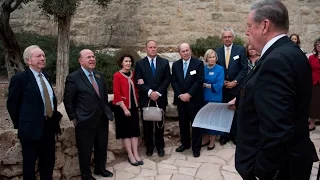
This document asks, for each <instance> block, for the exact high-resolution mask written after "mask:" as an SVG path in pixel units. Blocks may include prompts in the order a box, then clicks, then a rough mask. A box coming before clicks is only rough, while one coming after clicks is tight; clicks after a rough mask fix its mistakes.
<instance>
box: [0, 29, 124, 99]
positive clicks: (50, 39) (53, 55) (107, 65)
mask: <svg viewBox="0 0 320 180" xmlns="http://www.w3.org/2000/svg"><path fill="white" fill-rule="evenodd" d="M16 37H17V40H18V42H19V45H20V49H21V52H22V53H23V50H24V49H25V48H26V47H28V46H30V45H38V46H39V47H40V48H41V49H42V50H43V51H44V52H45V54H46V61H47V65H46V72H47V73H48V75H49V77H50V79H51V80H53V81H52V83H55V79H56V62H57V61H56V60H57V42H58V40H57V37H56V36H50V35H48V36H43V35H39V34H35V33H28V32H24V33H17V34H16ZM85 48H88V49H91V50H93V51H95V50H96V49H97V48H96V47H94V46H90V45H76V44H75V43H73V42H71V43H70V57H69V72H70V73H71V72H73V71H75V70H77V69H78V68H80V65H79V62H78V59H79V52H80V51H81V50H82V49H85ZM95 55H96V59H97V68H96V69H97V70H98V71H101V72H103V73H104V74H105V75H106V83H107V85H108V92H109V93H112V77H113V74H114V73H115V72H116V71H117V70H119V67H118V66H117V63H116V59H115V57H112V56H108V55H105V54H99V53H95ZM0 58H1V59H0V67H4V54H3V46H2V43H1V42H0ZM21 59H22V57H21ZM0 75H7V71H6V69H5V67H4V68H3V69H2V68H0Z"/></svg>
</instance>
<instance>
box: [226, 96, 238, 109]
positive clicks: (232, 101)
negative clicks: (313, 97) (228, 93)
mask: <svg viewBox="0 0 320 180" xmlns="http://www.w3.org/2000/svg"><path fill="white" fill-rule="evenodd" d="M236 100H237V99H236V98H233V99H232V100H231V101H229V102H228V104H229V106H228V109H230V110H236Z"/></svg>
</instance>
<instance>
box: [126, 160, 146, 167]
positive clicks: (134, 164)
mask: <svg viewBox="0 0 320 180" xmlns="http://www.w3.org/2000/svg"><path fill="white" fill-rule="evenodd" d="M128 162H129V163H130V164H131V165H132V166H139V165H140V164H139V162H134V163H133V162H131V161H130V159H129V158H128ZM142 163H143V162H142Z"/></svg>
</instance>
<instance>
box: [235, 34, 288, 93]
mask: <svg viewBox="0 0 320 180" xmlns="http://www.w3.org/2000/svg"><path fill="white" fill-rule="evenodd" d="M288 41H291V40H290V39H289V38H288V37H287V36H284V37H282V38H280V39H279V40H277V41H276V42H275V43H274V44H272V45H271V46H270V47H269V48H268V50H267V51H266V52H265V53H264V54H263V55H262V57H261V58H260V59H259V61H258V62H257V64H256V66H255V67H254V68H253V69H252V70H251V71H250V72H249V74H248V75H247V76H246V77H245V78H244V79H243V81H242V83H241V85H240V89H241V88H242V87H243V86H244V85H245V84H246V82H247V81H248V80H249V79H250V77H251V76H252V75H253V74H254V73H255V72H256V71H257V70H258V69H259V67H260V65H261V63H262V61H263V60H264V59H265V58H266V57H267V55H268V54H269V53H270V52H271V51H272V50H274V49H275V48H276V47H278V46H280V45H282V44H284V43H286V42H288ZM238 93H239V91H238Z"/></svg>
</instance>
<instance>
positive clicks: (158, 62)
mask: <svg viewBox="0 0 320 180" xmlns="http://www.w3.org/2000/svg"><path fill="white" fill-rule="evenodd" d="M160 61H161V57H160V56H157V60H156V75H155V77H157V76H158V73H159V70H160V68H161V62H160ZM150 69H151V68H150ZM154 80H155V79H154Z"/></svg>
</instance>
